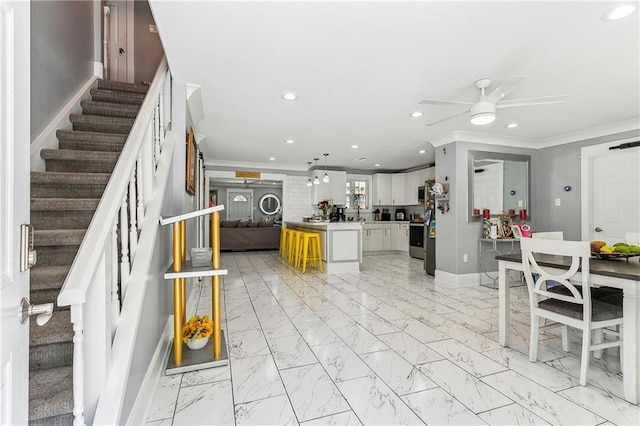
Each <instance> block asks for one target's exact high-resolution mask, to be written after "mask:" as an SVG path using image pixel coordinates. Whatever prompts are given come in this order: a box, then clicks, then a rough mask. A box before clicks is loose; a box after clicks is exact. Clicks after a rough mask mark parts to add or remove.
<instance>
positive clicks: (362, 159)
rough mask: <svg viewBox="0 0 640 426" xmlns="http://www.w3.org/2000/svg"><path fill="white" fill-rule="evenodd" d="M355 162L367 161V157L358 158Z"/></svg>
mask: <svg viewBox="0 0 640 426" xmlns="http://www.w3.org/2000/svg"><path fill="white" fill-rule="evenodd" d="M356 161H367V157H360V158H358V159H357V160H356Z"/></svg>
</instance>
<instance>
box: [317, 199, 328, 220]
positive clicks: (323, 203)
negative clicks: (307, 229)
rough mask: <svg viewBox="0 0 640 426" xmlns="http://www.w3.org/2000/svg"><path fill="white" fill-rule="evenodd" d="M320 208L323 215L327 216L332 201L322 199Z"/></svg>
mask: <svg viewBox="0 0 640 426" xmlns="http://www.w3.org/2000/svg"><path fill="white" fill-rule="evenodd" d="M318 209H319V210H320V211H321V212H322V217H325V218H326V217H327V214H328V213H329V210H330V209H331V203H330V202H329V201H328V200H322V201H320V202H319V203H318Z"/></svg>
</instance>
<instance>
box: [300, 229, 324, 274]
mask: <svg viewBox="0 0 640 426" xmlns="http://www.w3.org/2000/svg"><path fill="white" fill-rule="evenodd" d="M301 239H302V248H301V250H300V260H299V264H300V263H301V264H302V273H303V274H304V273H305V272H306V271H307V263H308V262H309V261H311V265H312V266H313V267H314V268H315V267H316V262H318V269H320V272H324V270H323V268H322V248H321V247H320V233H319V232H305V233H304V234H303V235H302V238H301Z"/></svg>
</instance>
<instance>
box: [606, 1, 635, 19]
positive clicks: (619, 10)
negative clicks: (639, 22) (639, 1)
mask: <svg viewBox="0 0 640 426" xmlns="http://www.w3.org/2000/svg"><path fill="white" fill-rule="evenodd" d="M635 10H636V6H635V5H633V4H623V5H620V6H616V7H614V8H613V9H610V10H608V11H607V12H606V13H605V14H604V15H602V17H601V18H600V19H602V20H603V21H604V22H611V21H617V20H618V19H622V18H626V17H627V16H629V15H631V14H632V13H633V12H635Z"/></svg>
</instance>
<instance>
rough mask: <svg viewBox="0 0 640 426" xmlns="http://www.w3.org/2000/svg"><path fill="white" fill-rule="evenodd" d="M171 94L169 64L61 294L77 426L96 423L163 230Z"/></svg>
mask: <svg viewBox="0 0 640 426" xmlns="http://www.w3.org/2000/svg"><path fill="white" fill-rule="evenodd" d="M170 96H171V74H170V72H169V69H168V67H167V62H166V59H163V60H162V62H161V64H160V66H159V67H158V71H157V72H156V75H155V77H154V79H153V82H152V84H151V87H150V88H149V91H148V92H147V95H146V96H145V99H144V102H143V103H142V105H141V107H140V111H139V112H138V116H137V117H136V120H135V122H134V124H133V127H132V128H131V132H130V133H129V137H128V138H127V142H126V143H125V145H124V148H123V149H122V153H121V154H120V158H119V159H118V162H117V164H116V166H115V168H114V170H113V173H112V175H111V179H110V180H109V183H108V185H107V187H106V188H105V191H104V193H103V195H102V198H101V200H100V203H99V204H98V208H97V210H96V211H95V213H94V216H93V219H92V220H91V224H90V225H89V228H88V229H87V232H86V234H85V237H84V239H83V241H82V244H81V245H80V249H79V250H78V254H77V255H76V258H75V260H74V262H73V264H72V266H71V269H70V270H69V273H68V275H67V278H66V280H65V282H64V285H63V286H62V289H61V291H60V294H59V296H58V305H59V306H70V308H71V322H72V323H73V333H74V335H73V399H74V402H73V403H74V408H73V414H74V424H75V425H84V424H86V423H89V424H90V423H92V422H93V416H94V414H95V410H96V407H97V404H98V399H99V398H100V395H101V394H102V393H103V391H104V389H105V387H106V385H107V375H108V373H109V371H110V370H111V367H112V354H113V352H112V344H113V339H114V336H115V335H116V331H117V327H118V324H119V318H120V314H121V307H122V306H123V305H124V304H125V303H126V296H127V291H126V290H127V285H128V283H129V277H130V275H131V271H132V269H133V268H134V267H135V264H136V260H137V259H136V255H137V254H138V253H140V251H139V250H138V237H139V235H142V233H144V228H145V227H146V226H156V227H157V217H156V219H155V221H153V220H149V221H147V220H146V218H147V209H148V207H149V205H150V203H152V202H153V201H154V200H152V199H151V196H152V193H153V191H154V189H155V188H156V186H158V185H157V184H158V183H159V185H162V186H164V185H165V184H166V179H167V176H168V175H169V170H170V165H171V158H169V159H167V157H172V156H173V151H174V149H173V148H174V145H175V144H174V140H173V138H172V137H170V136H172V135H170V134H169V133H166V132H165V127H166V126H167V124H168V123H170V116H171V111H170V108H169V107H168V104H170ZM160 166H162V167H160ZM161 168H162V173H161V170H160V169H161ZM163 179H164V181H163ZM156 214H157V215H159V212H158V213H156ZM150 222H153V223H150ZM139 232H140V234H139ZM118 242H119V243H118ZM118 245H119V246H120V247H118Z"/></svg>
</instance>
